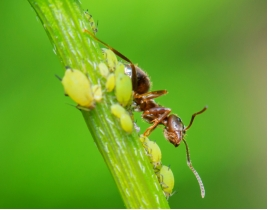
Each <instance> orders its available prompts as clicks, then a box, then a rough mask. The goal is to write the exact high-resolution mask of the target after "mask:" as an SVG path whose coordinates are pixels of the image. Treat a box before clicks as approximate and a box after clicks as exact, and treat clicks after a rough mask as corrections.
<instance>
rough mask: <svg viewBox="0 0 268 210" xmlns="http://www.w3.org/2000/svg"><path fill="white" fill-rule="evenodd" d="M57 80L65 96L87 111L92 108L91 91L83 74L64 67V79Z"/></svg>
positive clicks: (92, 98) (92, 96) (93, 100)
mask: <svg viewBox="0 0 268 210" xmlns="http://www.w3.org/2000/svg"><path fill="white" fill-rule="evenodd" d="M58 78H59V77H58ZM59 79H60V80H61V83H62V85H63V88H64V92H65V95H68V96H69V97H70V98H71V99H72V100H73V101H74V102H76V103H77V104H78V105H79V106H82V107H86V108H88V109H92V108H94V102H95V99H94V95H93V90H92V87H91V84H90V81H89V80H88V78H87V77H86V75H85V74H83V73H82V72H81V71H79V70H76V69H71V68H70V67H66V71H65V74H64V77H63V78H62V79H61V78H59Z"/></svg>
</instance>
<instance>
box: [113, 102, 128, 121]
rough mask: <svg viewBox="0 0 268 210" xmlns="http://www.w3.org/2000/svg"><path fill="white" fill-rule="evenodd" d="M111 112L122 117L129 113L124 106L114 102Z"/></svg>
mask: <svg viewBox="0 0 268 210" xmlns="http://www.w3.org/2000/svg"><path fill="white" fill-rule="evenodd" d="M111 112H112V114H113V115H114V116H116V117H117V118H120V117H121V116H122V115H123V114H125V113H127V111H126V110H125V108H124V107H122V106H121V105H119V104H113V105H112V106H111Z"/></svg>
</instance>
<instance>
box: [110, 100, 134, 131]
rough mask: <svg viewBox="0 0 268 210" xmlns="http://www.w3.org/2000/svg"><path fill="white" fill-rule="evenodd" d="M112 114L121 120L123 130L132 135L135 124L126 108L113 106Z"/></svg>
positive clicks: (117, 105)
mask: <svg viewBox="0 0 268 210" xmlns="http://www.w3.org/2000/svg"><path fill="white" fill-rule="evenodd" d="M111 112H112V114H113V115H115V116H116V117H117V118H119V119H120V124H121V127H122V128H123V130H124V131H126V132H128V133H131V132H132V130H133V122H132V119H131V117H130V115H129V113H128V112H127V111H126V110H125V108H124V107H122V106H121V105H119V104H113V105H112V106H111Z"/></svg>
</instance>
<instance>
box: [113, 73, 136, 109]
mask: <svg viewBox="0 0 268 210" xmlns="http://www.w3.org/2000/svg"><path fill="white" fill-rule="evenodd" d="M115 96H116V99H117V101H118V102H119V103H120V104H121V105H122V106H123V107H125V106H127V105H128V104H129V103H130V102H131V101H132V82H131V80H130V78H129V77H128V76H127V75H125V74H121V73H119V74H118V75H117V76H116V78H115Z"/></svg>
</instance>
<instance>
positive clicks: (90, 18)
mask: <svg viewBox="0 0 268 210" xmlns="http://www.w3.org/2000/svg"><path fill="white" fill-rule="evenodd" d="M85 16H86V18H87V20H88V22H89V23H90V26H91V28H92V31H93V33H94V34H96V33H97V32H98V23H97V24H95V21H94V19H93V17H92V15H91V14H89V13H88V10H86V11H85Z"/></svg>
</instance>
